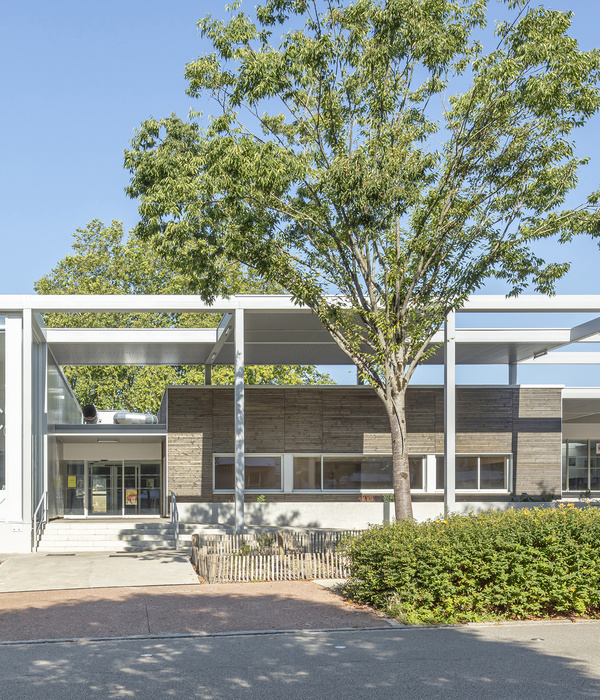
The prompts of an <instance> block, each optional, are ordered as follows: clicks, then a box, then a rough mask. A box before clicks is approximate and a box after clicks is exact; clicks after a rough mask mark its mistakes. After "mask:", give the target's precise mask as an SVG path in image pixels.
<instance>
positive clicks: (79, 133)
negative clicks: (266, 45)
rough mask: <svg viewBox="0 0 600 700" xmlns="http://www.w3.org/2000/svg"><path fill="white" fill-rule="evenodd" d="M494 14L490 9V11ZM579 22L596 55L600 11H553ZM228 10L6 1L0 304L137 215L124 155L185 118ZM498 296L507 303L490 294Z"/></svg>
mask: <svg viewBox="0 0 600 700" xmlns="http://www.w3.org/2000/svg"><path fill="white" fill-rule="evenodd" d="M492 4H493V3H492ZM546 4H547V5H548V6H551V7H556V8H557V9H566V8H570V9H572V10H573V11H574V12H575V19H574V23H573V31H572V33H573V35H574V36H575V37H577V39H578V40H579V42H580V44H581V45H582V46H583V47H584V48H593V47H594V46H596V45H597V36H598V33H597V31H598V30H597V28H598V26H600V3H597V2H593V0H570V2H569V0H555V1H554V2H547V3H546ZM224 7H225V3H219V2H217V3H211V4H209V3H203V2H191V1H190V0H174V2H171V3H165V2H164V1H161V2H158V1H157V0H143V1H142V0H120V1H119V2H115V1H114V0H105V1H104V2H101V3H88V2H81V0H79V1H75V0H73V1H67V0H53V1H52V2H48V1H47V0H44V1H41V0H33V1H31V0H30V1H27V2H23V1H21V0H4V1H3V2H2V3H1V5H0V71H1V73H0V75H1V78H0V81H1V99H0V104H1V109H0V124H1V130H0V131H1V133H2V140H3V143H2V153H1V156H0V197H1V200H0V201H1V205H2V207H1V210H2V217H1V224H0V226H1V229H0V241H1V242H2V248H1V257H0V260H1V275H0V294H12V293H15V294H16V293H24V294H25V293H31V292H32V291H33V283H34V281H35V280H37V279H39V278H40V277H41V276H42V275H43V274H44V273H46V272H48V271H49V270H50V269H51V268H52V267H53V266H54V264H55V263H56V262H57V261H58V260H60V259H61V258H62V257H64V255H66V254H67V253H68V252H69V249H70V244H71V235H72V233H73V231H74V230H75V229H76V228H77V227H82V226H85V224H86V223H87V222H89V221H90V220H91V219H93V218H98V219H101V220H103V221H105V222H109V221H110V220H112V219H120V220H123V222H124V224H125V228H126V230H128V229H129V228H130V227H131V226H132V225H133V224H134V223H135V220H136V213H137V212H136V204H135V202H133V201H131V200H129V199H128V198H127V197H126V196H125V194H124V192H123V188H124V187H125V185H126V184H127V182H128V174H127V173H126V172H125V171H124V170H123V167H122V162H123V149H124V148H126V147H127V146H128V144H129V141H130V139H131V137H132V135H133V131H134V129H135V128H136V127H137V126H138V125H139V124H140V122H141V121H142V120H143V119H145V118H147V117H149V116H154V117H161V116H166V115H168V114H170V113H171V112H176V113H177V114H179V115H180V116H186V115H187V113H188V110H189V109H190V107H192V106H194V107H196V108H198V104H197V103H195V102H194V101H193V100H190V99H189V98H187V97H186V95H185V88H186V83H185V81H184V79H183V70H184V66H185V64H186V62H188V61H190V60H193V59H194V58H195V57H197V56H198V55H200V54H202V53H203V52H204V51H205V50H206V47H205V46H204V45H203V42H202V41H201V39H200V38H199V37H198V32H197V29H196V22H197V20H198V19H199V18H200V17H201V16H203V15H204V14H205V13H207V12H211V13H212V14H214V15H223V14H224ZM599 127H600V119H598V118H596V119H595V120H593V122H591V123H590V124H589V125H588V126H587V127H586V128H585V130H583V131H581V132H580V133H579V134H578V135H577V143H578V147H579V150H580V152H581V153H585V154H588V155H589V156H591V158H592V161H591V164H590V165H589V166H588V168H587V169H586V172H585V173H584V175H583V177H582V186H583V187H582V191H583V190H590V189H595V188H597V187H598V186H599V183H600V139H599V138H598V133H599ZM553 247H556V246H554V244H551V245H550V247H549V255H551V254H552V253H554V252H555V253H556V256H557V258H563V257H565V256H566V257H567V259H570V260H572V261H573V272H572V273H571V274H570V275H569V277H568V278H567V279H565V280H564V281H563V282H561V283H560V285H559V291H560V292H563V293H586V292H587V293H589V292H600V284H598V283H597V282H596V280H597V279H598V273H597V270H598V265H599V263H600V251H598V247H597V245H596V244H595V243H593V242H591V241H589V240H584V239H582V240H581V241H578V242H577V244H576V245H574V246H572V247H570V248H569V249H566V248H561V249H559V250H556V251H554V250H552V248H553ZM488 291H490V292H494V291H501V290H500V288H498V289H496V288H494V287H490V288H489V290H488Z"/></svg>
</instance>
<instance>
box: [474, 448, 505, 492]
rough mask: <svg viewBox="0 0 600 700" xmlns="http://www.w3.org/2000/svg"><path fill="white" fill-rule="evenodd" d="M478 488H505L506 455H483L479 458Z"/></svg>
mask: <svg viewBox="0 0 600 700" xmlns="http://www.w3.org/2000/svg"><path fill="white" fill-rule="evenodd" d="M479 465H480V466H479V468H480V472H479V488H481V489H505V488H506V472H507V469H506V457H490V456H487V455H485V456H483V457H480V458H479Z"/></svg>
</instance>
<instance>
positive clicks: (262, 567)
mask: <svg viewBox="0 0 600 700" xmlns="http://www.w3.org/2000/svg"><path fill="white" fill-rule="evenodd" d="M357 532H358V531H354V530H352V531H335V532H325V531H316V532H277V533H261V534H257V533H250V534H244V535H194V537H193V547H192V563H193V564H194V566H195V567H196V570H197V572H198V575H199V576H201V577H202V578H204V579H206V580H207V581H208V582H209V583H226V582H231V581H299V580H307V579H314V578H347V577H348V576H349V575H350V571H349V563H348V558H347V557H346V555H345V554H344V552H343V548H340V543H341V541H342V540H343V539H345V538H346V537H347V536H348V535H354V534H357Z"/></svg>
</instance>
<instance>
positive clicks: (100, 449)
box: [62, 442, 161, 460]
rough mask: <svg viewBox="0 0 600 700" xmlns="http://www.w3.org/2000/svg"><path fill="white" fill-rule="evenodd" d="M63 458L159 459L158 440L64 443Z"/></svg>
mask: <svg viewBox="0 0 600 700" xmlns="http://www.w3.org/2000/svg"><path fill="white" fill-rule="evenodd" d="M62 458H63V459H65V460H67V459H71V460H73V459H115V460H120V459H136V460H137V459H153V460H160V458H161V450H160V443H159V442H149V443H134V442H115V443H112V442H96V443H91V444H90V443H65V444H64V445H63V456H62Z"/></svg>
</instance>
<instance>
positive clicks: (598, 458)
mask: <svg viewBox="0 0 600 700" xmlns="http://www.w3.org/2000/svg"><path fill="white" fill-rule="evenodd" d="M562 487H563V491H575V492H579V493H581V492H583V491H600V440H565V441H564V442H563V444H562Z"/></svg>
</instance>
